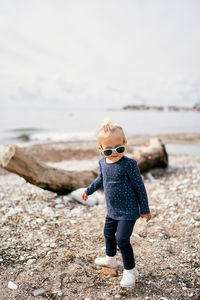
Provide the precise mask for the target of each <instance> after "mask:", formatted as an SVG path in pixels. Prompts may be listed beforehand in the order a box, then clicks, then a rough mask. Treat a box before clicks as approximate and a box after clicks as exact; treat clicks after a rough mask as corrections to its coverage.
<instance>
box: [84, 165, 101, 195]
mask: <svg viewBox="0 0 200 300" xmlns="http://www.w3.org/2000/svg"><path fill="white" fill-rule="evenodd" d="M99 165H100V163H99ZM102 186H103V175H102V170H101V165H100V174H99V176H98V177H97V178H96V179H95V180H94V181H93V182H92V183H91V184H90V185H89V186H88V188H87V189H86V191H85V192H86V194H87V195H88V196H89V195H91V194H93V193H94V192H96V191H97V190H98V189H100V188H101V187H102Z"/></svg>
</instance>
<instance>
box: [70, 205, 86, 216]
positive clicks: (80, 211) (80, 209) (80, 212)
mask: <svg viewBox="0 0 200 300" xmlns="http://www.w3.org/2000/svg"><path fill="white" fill-rule="evenodd" d="M84 210H85V207H74V208H73V209H72V210H71V212H70V216H71V217H81V216H83V214H84Z"/></svg>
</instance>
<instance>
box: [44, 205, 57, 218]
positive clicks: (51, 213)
mask: <svg viewBox="0 0 200 300" xmlns="http://www.w3.org/2000/svg"><path fill="white" fill-rule="evenodd" d="M42 213H43V214H44V215H45V216H46V217H53V216H54V215H55V213H54V211H53V209H52V208H51V207H48V206H47V207H45V208H44V209H43V210H42Z"/></svg>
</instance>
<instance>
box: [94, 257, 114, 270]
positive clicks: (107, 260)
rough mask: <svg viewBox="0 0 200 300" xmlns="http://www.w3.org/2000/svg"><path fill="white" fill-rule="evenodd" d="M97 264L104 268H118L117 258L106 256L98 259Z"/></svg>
mask: <svg viewBox="0 0 200 300" xmlns="http://www.w3.org/2000/svg"><path fill="white" fill-rule="evenodd" d="M95 264H96V265H99V266H103V267H110V268H117V267H118V263H117V261H116V256H107V255H106V256H105V257H97V258H96V259H95Z"/></svg>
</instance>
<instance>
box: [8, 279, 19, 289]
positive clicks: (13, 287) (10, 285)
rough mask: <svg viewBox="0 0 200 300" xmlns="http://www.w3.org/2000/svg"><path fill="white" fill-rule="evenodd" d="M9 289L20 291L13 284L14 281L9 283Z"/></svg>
mask: <svg viewBox="0 0 200 300" xmlns="http://www.w3.org/2000/svg"><path fill="white" fill-rule="evenodd" d="M8 288H9V289H10V290H17V289H18V285H17V284H15V283H14V282H12V281H9V282H8Z"/></svg>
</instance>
